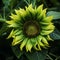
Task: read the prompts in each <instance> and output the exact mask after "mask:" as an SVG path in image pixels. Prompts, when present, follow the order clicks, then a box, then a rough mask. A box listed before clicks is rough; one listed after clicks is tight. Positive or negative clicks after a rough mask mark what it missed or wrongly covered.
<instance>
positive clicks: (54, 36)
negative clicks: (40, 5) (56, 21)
mask: <svg viewBox="0 0 60 60" xmlns="http://www.w3.org/2000/svg"><path fill="white" fill-rule="evenodd" d="M50 36H51V38H52V39H54V40H60V32H59V31H58V30H57V29H56V30H55V31H54V32H53V33H51V34H50Z"/></svg>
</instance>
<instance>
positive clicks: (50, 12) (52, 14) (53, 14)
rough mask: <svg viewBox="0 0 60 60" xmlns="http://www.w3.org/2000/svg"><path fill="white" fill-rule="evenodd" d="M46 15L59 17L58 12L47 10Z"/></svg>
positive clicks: (54, 17)
mask: <svg viewBox="0 0 60 60" xmlns="http://www.w3.org/2000/svg"><path fill="white" fill-rule="evenodd" d="M47 16H53V19H60V12H56V11H49V12H47Z"/></svg>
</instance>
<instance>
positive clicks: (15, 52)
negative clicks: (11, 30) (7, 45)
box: [11, 46, 23, 59]
mask: <svg viewBox="0 0 60 60" xmlns="http://www.w3.org/2000/svg"><path fill="white" fill-rule="evenodd" d="M11 48H12V51H13V53H14V54H15V55H16V57H17V58H18V59H19V58H20V57H21V55H23V52H21V51H20V49H19V48H18V47H17V46H14V47H11Z"/></svg>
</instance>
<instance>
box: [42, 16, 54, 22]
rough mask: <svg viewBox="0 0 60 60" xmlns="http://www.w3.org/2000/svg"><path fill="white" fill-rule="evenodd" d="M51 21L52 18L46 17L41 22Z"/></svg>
mask: <svg viewBox="0 0 60 60" xmlns="http://www.w3.org/2000/svg"><path fill="white" fill-rule="evenodd" d="M52 20H53V16H48V17H46V18H44V19H43V20H42V21H43V22H51V21H52Z"/></svg>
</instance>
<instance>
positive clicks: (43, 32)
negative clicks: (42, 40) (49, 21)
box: [40, 29, 54, 35]
mask: <svg viewBox="0 0 60 60" xmlns="http://www.w3.org/2000/svg"><path fill="white" fill-rule="evenodd" d="M53 31H54V30H53V29H52V30H42V31H41V33H40V34H41V35H48V34H50V33H52V32H53Z"/></svg>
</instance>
